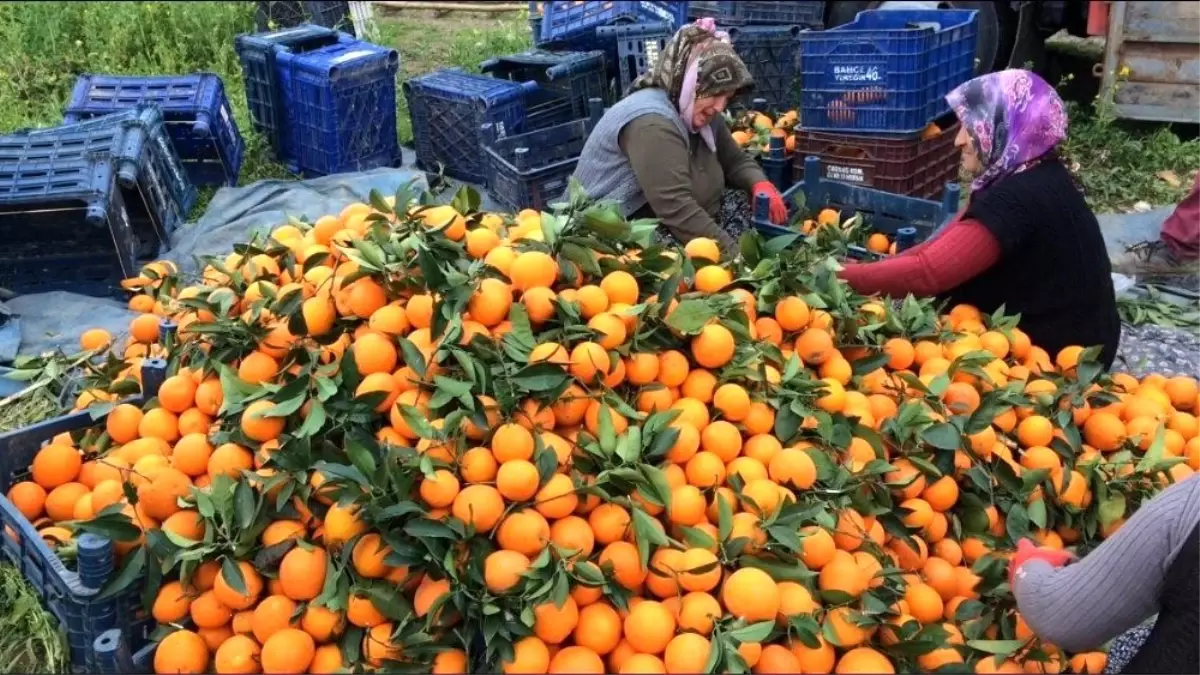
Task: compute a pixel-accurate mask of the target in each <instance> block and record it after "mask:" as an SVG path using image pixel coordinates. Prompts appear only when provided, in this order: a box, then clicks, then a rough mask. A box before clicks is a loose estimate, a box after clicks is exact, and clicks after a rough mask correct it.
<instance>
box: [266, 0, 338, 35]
mask: <svg viewBox="0 0 1200 675" xmlns="http://www.w3.org/2000/svg"><path fill="white" fill-rule="evenodd" d="M304 23H311V24H313V25H316V26H323V27H325V28H333V29H336V30H340V31H342V32H344V33H348V34H350V35H354V34H355V33H354V21H353V20H352V19H351V18H350V3H349V2H346V1H345V0H340V1H339V0H320V1H312V0H308V1H305V2H296V1H288V0H259V2H258V3H257V7H256V8H255V11H254V26H255V29H256V30H258V31H259V32H267V31H272V30H279V29H281V28H294V27H296V26H299V25H300V24H304Z"/></svg>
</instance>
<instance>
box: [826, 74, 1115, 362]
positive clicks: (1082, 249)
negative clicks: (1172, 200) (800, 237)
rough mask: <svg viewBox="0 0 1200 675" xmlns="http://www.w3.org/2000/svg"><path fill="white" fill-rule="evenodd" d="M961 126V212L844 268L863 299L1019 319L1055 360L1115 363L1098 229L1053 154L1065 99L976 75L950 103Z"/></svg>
mask: <svg viewBox="0 0 1200 675" xmlns="http://www.w3.org/2000/svg"><path fill="white" fill-rule="evenodd" d="M946 100H947V102H949V104H950V107H951V109H952V110H953V111H954V113H955V114H956V115H957V116H958V118H959V120H960V121H961V123H962V124H961V129H960V131H959V134H958V137H957V138H956V139H955V145H956V146H957V147H959V148H960V149H961V150H962V166H963V169H964V170H965V172H966V173H967V174H969V175H970V176H972V181H971V196H970V199H969V200H968V202H967V206H966V208H965V209H964V210H963V211H962V212H961V213H960V214H959V215H958V217H957V218H955V219H954V220H953V221H952V222H950V223H949V224H947V225H946V226H945V228H943V229H942V230H941V231H940V232H938V233H937V234H936V235H935V236H934V237H932V238H931V239H930V240H928V241H926V242H924V243H922V244H920V245H918V246H915V247H913V248H911V249H909V250H907V251H905V252H904V253H902V254H900V255H897V256H894V257H892V258H890V259H887V260H884V261H881V262H875V263H865V264H853V263H851V264H847V265H846V267H845V269H844V270H843V271H842V273H841V276H842V278H843V279H845V280H846V281H847V282H848V283H849V284H850V285H851V286H852V287H853V288H854V289H855V290H857V291H859V292H860V293H868V294H873V293H881V294H885V295H891V296H904V295H907V294H909V293H912V294H914V295H919V296H937V297H939V298H940V299H944V300H949V301H950V302H952V303H954V304H969V305H973V306H975V307H977V308H978V309H980V310H981V311H983V312H987V313H991V312H994V311H996V310H997V309H999V308H1000V307H1004V308H1005V311H1006V312H1007V313H1008V314H1020V315H1021V329H1022V330H1024V331H1025V332H1026V333H1027V334H1028V335H1029V336H1030V338H1031V339H1032V341H1033V343H1034V344H1035V345H1038V346H1039V347H1041V348H1043V349H1045V350H1046V351H1047V352H1048V353H1049V354H1050V355H1051V356H1053V355H1054V354H1057V353H1058V352H1059V350H1061V349H1062V348H1064V347H1067V346H1072V345H1080V346H1084V347H1091V346H1096V345H1099V346H1102V347H1103V351H1102V352H1101V360H1102V362H1103V363H1104V365H1105V367H1110V366H1111V365H1112V361H1113V358H1114V357H1115V356H1116V350H1117V341H1118V339H1119V338H1120V332H1121V324H1120V319H1119V317H1118V315H1117V304H1116V297H1115V294H1114V292H1113V287H1112V278H1111V274H1112V269H1111V264H1110V262H1109V259H1108V253H1107V251H1106V249H1105V247H1104V239H1103V237H1102V236H1101V234H1100V225H1099V223H1097V221H1096V216H1095V214H1093V213H1092V211H1091V209H1090V208H1088V205H1087V202H1085V201H1084V198H1083V193H1082V192H1081V190H1080V187H1079V185H1078V183H1077V182H1076V181H1075V179H1074V178H1073V177H1072V176H1071V174H1070V172H1069V171H1068V170H1067V168H1066V166H1065V164H1064V162H1063V160H1062V159H1061V157H1060V156H1059V153H1058V147H1059V145H1060V144H1061V143H1062V142H1063V140H1064V139H1065V138H1066V133H1067V115H1066V109H1065V107H1064V106H1063V102H1062V99H1060V98H1059V97H1058V94H1057V93H1056V92H1055V91H1054V89H1053V88H1052V87H1051V86H1050V85H1049V84H1047V83H1046V81H1045V80H1043V79H1042V78H1040V77H1038V76H1037V75H1035V74H1034V73H1031V72H1029V71H1025V70H1005V71H1001V72H998V73H990V74H988V75H983V76H981V77H977V78H975V79H973V80H971V81H969V82H967V83H965V84H963V85H961V86H959V87H957V88H956V89H954V91H952V92H950V94H949V95H947V96H946Z"/></svg>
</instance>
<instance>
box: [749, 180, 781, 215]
mask: <svg viewBox="0 0 1200 675" xmlns="http://www.w3.org/2000/svg"><path fill="white" fill-rule="evenodd" d="M751 192H752V193H753V195H754V202H757V201H758V196H759V195H766V196H767V198H768V199H769V200H770V203H771V208H770V210H769V211H768V215H769V216H770V218H771V222H772V223H775V224H776V225H782V224H784V223H786V222H787V217H788V210H787V205H786V204H784V203H783V195H781V194H779V190H778V189H776V188H775V184H774V183H772V182H771V181H769V180H763V181H759V182H757V183H755V184H754V187H753V188H752V189H751ZM751 208H753V206H752V207H751Z"/></svg>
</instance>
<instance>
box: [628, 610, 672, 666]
mask: <svg viewBox="0 0 1200 675" xmlns="http://www.w3.org/2000/svg"><path fill="white" fill-rule="evenodd" d="M624 628H625V639H626V640H628V641H629V644H630V645H631V646H632V647H633V648H634V649H636V650H637V651H638V652H640V653H642V654H661V653H662V652H663V651H664V650H665V649H666V648H667V644H668V643H669V642H670V641H671V639H672V638H673V637H675V615H674V614H673V613H672V612H671V610H669V609H667V608H666V607H665V606H664V605H663V604H662V603H659V602H655V601H653V600H645V601H643V602H639V603H638V604H637V605H635V606H634V607H633V608H632V609H631V610H630V611H629V616H627V617H625V624H624Z"/></svg>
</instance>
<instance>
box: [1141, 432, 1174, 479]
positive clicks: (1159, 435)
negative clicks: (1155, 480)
mask: <svg viewBox="0 0 1200 675" xmlns="http://www.w3.org/2000/svg"><path fill="white" fill-rule="evenodd" d="M1166 434H1167V427H1166V425H1165V424H1160V425H1158V431H1157V432H1156V433H1155V434H1154V442H1153V443H1151V444H1150V449H1149V450H1147V451H1146V455H1145V456H1144V457H1142V460H1141V461H1140V462H1138V464H1137V472H1138V473H1146V472H1148V471H1152V470H1153V469H1154V465H1155V464H1158V462H1159V461H1160V460H1161V459H1162V455H1163V450H1164V449H1165V448H1166Z"/></svg>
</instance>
